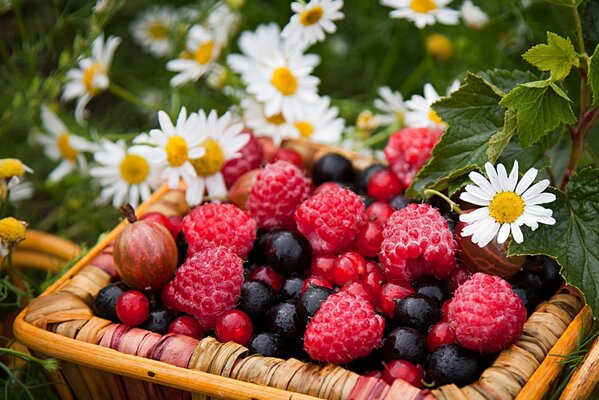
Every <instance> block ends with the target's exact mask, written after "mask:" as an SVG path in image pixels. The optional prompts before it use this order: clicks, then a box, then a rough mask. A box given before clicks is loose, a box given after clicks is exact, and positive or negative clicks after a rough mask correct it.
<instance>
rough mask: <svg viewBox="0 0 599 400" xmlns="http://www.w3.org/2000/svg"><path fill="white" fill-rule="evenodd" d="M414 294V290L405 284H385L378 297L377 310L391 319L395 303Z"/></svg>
mask: <svg viewBox="0 0 599 400" xmlns="http://www.w3.org/2000/svg"><path fill="white" fill-rule="evenodd" d="M413 293H414V289H412V287H411V286H408V285H407V284H398V283H390V282H388V283H385V284H384V285H383V287H382V288H381V294H380V295H379V304H378V306H379V308H380V309H381V311H382V312H383V314H385V315H386V316H387V317H389V318H393V313H394V311H395V303H396V302H397V300H399V299H403V298H404V297H406V296H409V295H411V294H413Z"/></svg>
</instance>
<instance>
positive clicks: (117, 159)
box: [90, 139, 159, 207]
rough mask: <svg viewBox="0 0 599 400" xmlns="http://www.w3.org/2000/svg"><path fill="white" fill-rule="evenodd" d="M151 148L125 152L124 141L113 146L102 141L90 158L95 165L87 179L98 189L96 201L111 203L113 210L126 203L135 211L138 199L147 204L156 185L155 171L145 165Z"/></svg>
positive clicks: (137, 146) (139, 148)
mask: <svg viewBox="0 0 599 400" xmlns="http://www.w3.org/2000/svg"><path fill="white" fill-rule="evenodd" d="M151 150H152V148H151V147H148V146H143V145H136V146H132V147H130V148H129V149H127V145H126V144H125V141H124V140H119V141H118V142H116V143H113V142H111V141H109V140H106V139H104V140H102V141H101V143H100V149H99V150H98V151H96V153H95V154H94V159H95V160H96V162H97V163H98V164H99V165H97V166H95V167H92V168H91V169H90V175H91V176H93V177H94V178H97V179H98V181H99V182H100V185H101V186H102V191H101V192H100V197H101V198H102V199H103V200H106V201H108V200H110V199H112V205H113V206H114V207H120V206H122V205H123V204H125V203H130V204H131V205H132V206H133V207H137V205H138V204H139V202H140V201H139V200H140V197H141V199H142V200H147V199H148V198H150V195H151V194H152V190H153V189H155V188H156V187H157V185H158V183H159V181H158V179H157V170H156V168H155V167H153V166H152V164H151V163H150V161H149V154H150V152H151Z"/></svg>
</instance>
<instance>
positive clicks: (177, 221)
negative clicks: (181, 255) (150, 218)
mask: <svg viewBox="0 0 599 400" xmlns="http://www.w3.org/2000/svg"><path fill="white" fill-rule="evenodd" d="M168 220H169V221H170V222H171V226H172V227H173V229H171V233H172V234H173V237H177V235H178V234H179V232H181V228H182V227H183V217H180V216H178V215H171V216H170V217H168Z"/></svg>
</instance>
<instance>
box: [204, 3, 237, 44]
mask: <svg viewBox="0 0 599 400" xmlns="http://www.w3.org/2000/svg"><path fill="white" fill-rule="evenodd" d="M239 22H240V18H239V15H238V14H237V13H235V12H233V11H231V9H230V8H229V7H228V6H227V5H226V4H224V3H222V4H220V5H218V6H217V7H216V8H215V9H214V10H212V11H211V12H210V14H209V15H208V18H207V20H206V25H207V26H208V28H209V29H210V30H211V31H212V32H214V36H215V38H216V41H217V42H219V43H221V44H222V45H223V46H224V45H225V44H226V43H227V42H228V41H229V38H230V37H231V36H233V35H235V34H236V33H237V32H238V30H239Z"/></svg>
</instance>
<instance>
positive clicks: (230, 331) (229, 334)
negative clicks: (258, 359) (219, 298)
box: [214, 310, 254, 345]
mask: <svg viewBox="0 0 599 400" xmlns="http://www.w3.org/2000/svg"><path fill="white" fill-rule="evenodd" d="M253 330H254V328H253V326H252V321H251V320H250V317H248V315H247V314H246V313H244V312H243V311H239V310H230V311H227V312H226V313H224V314H223V315H221V316H220V317H219V318H218V320H217V321H216V325H215V327H214V331H215V333H216V338H217V339H218V341H219V342H221V343H226V342H235V343H238V344H240V345H245V344H247V343H248V342H249V341H250V338H251V337H252V332H253Z"/></svg>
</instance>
